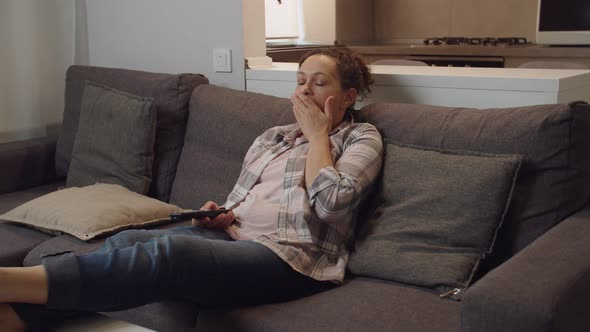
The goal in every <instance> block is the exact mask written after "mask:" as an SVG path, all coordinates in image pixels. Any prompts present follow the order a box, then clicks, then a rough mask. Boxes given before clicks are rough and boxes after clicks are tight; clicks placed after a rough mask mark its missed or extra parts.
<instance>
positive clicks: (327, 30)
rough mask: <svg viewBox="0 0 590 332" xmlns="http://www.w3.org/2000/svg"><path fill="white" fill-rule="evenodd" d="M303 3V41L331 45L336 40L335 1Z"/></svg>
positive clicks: (315, 0)
mask: <svg viewBox="0 0 590 332" xmlns="http://www.w3.org/2000/svg"><path fill="white" fill-rule="evenodd" d="M302 1H303V13H302V15H303V22H304V24H303V25H304V27H303V33H304V36H301V37H302V39H303V40H305V41H308V42H321V43H328V44H332V43H334V41H335V40H336V0H302Z"/></svg>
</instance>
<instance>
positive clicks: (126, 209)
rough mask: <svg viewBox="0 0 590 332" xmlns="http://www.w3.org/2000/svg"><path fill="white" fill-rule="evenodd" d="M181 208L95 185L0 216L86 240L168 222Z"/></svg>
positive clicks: (48, 197) (110, 186) (121, 189)
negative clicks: (170, 216) (172, 214)
mask: <svg viewBox="0 0 590 332" xmlns="http://www.w3.org/2000/svg"><path fill="white" fill-rule="evenodd" d="M181 210H182V209H181V208H179V207H178V206H175V205H171V204H167V203H164V202H162V201H159V200H156V199H153V198H149V197H147V196H144V195H140V194H137V193H135V192H132V191H130V190H128V189H126V188H124V187H122V186H120V185H114V184H95V185H91V186H86V187H73V188H67V189H62V190H58V191H56V192H53V193H50V194H47V195H45V196H41V197H39V198H37V199H34V200H32V201H29V202H27V203H25V204H23V205H21V206H19V207H17V208H15V209H13V210H12V211H9V212H8V213H6V214H4V215H2V216H0V219H3V220H8V221H13V222H18V223H23V224H27V225H29V226H32V227H34V228H38V229H41V230H46V231H48V232H50V233H55V231H58V232H64V233H68V234H71V235H73V236H75V237H77V238H79V239H81V240H85V241H86V240H90V239H92V238H94V237H96V236H98V235H101V234H106V233H113V232H115V231H120V230H123V229H126V228H136V227H139V226H147V225H153V224H157V223H164V222H168V221H170V220H169V215H170V213H172V212H176V211H181ZM52 231H53V232H52Z"/></svg>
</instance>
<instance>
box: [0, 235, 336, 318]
mask: <svg viewBox="0 0 590 332" xmlns="http://www.w3.org/2000/svg"><path fill="white" fill-rule="evenodd" d="M211 238H213V239H211ZM42 269H45V277H43V273H42V272H40V271H43V270H42ZM33 271H36V272H35V273H33ZM8 272H9V274H11V273H31V274H32V276H31V278H30V279H31V280H32V281H33V282H35V281H37V282H39V284H43V282H44V284H45V285H47V286H48V287H47V288H46V289H43V288H42V287H39V285H36V286H35V287H36V288H35V287H33V288H34V289H37V291H33V292H28V293H27V292H25V291H23V288H22V287H15V289H17V290H16V291H15V292H16V293H18V294H16V295H15V294H12V295H10V294H11V292H10V291H8V293H7V294H9V295H10V296H11V297H8V296H7V297H6V299H10V300H11V301H14V300H15V299H18V301H19V302H33V301H34V303H43V300H46V301H47V303H48V307H49V308H54V309H62V310H63V309H65V310H68V309H74V310H83V311H112V310H122V309H126V308H131V307H136V306H140V305H143V304H146V303H149V302H153V301H157V300H161V299H164V298H171V299H181V300H188V301H191V302H194V303H197V304H201V305H204V306H211V305H232V304H254V303H263V302H272V301H279V300H286V299H289V298H292V297H296V296H301V295H304V294H307V293H309V292H312V291H317V290H318V289H320V288H323V287H325V285H326V283H320V282H317V281H314V280H312V279H310V278H308V277H306V276H304V275H302V274H299V273H298V272H295V271H294V270H292V269H291V268H290V266H288V265H287V264H286V263H284V262H283V261H282V260H281V259H280V258H279V257H278V256H276V255H275V254H274V253H273V252H271V251H270V250H268V249H267V248H266V247H264V246H262V245H260V244H258V243H254V242H247V241H230V240H228V237H227V236H226V235H225V234H224V233H223V232H213V231H211V230H204V229H200V228H198V227H187V228H180V229H174V230H166V231H128V232H122V233H120V234H118V235H117V236H115V237H112V238H111V239H110V240H109V241H107V243H106V244H105V246H104V248H102V249H99V250H97V251H95V252H93V253H90V254H86V255H81V256H75V255H73V254H65V255H59V256H49V257H45V258H44V259H43V267H34V268H23V269H17V270H12V271H8ZM36 273H37V274H38V275H37V274H36ZM7 280H8V279H7ZM11 283H13V281H11V282H9V283H8V284H11ZM0 284H2V282H0ZM14 285H15V284H12V286H14ZM6 288H11V286H10V285H7V286H6ZM0 293H1V292H0ZM2 296H3V295H1V294H0V302H2V301H4V300H2V299H1V297H2ZM44 296H45V297H44Z"/></svg>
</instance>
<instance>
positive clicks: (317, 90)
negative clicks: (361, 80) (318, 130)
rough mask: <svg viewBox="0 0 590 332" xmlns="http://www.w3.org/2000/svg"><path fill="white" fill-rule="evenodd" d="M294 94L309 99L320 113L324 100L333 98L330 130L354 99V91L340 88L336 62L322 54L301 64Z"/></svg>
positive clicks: (342, 116) (313, 56)
mask: <svg viewBox="0 0 590 332" xmlns="http://www.w3.org/2000/svg"><path fill="white" fill-rule="evenodd" d="M296 92H297V93H302V94H304V95H306V96H308V97H309V98H311V99H312V100H313V101H314V102H315V104H316V105H317V106H318V107H319V108H320V109H321V110H322V112H323V111H324V105H325V103H326V99H327V98H328V97H330V96H334V106H335V107H334V112H333V116H334V119H333V120H334V121H333V123H332V128H334V127H336V126H338V124H340V122H342V119H343V118H344V114H345V113H346V110H347V109H348V107H349V106H351V105H352V104H353V103H354V102H355V99H356V90H355V89H348V90H344V89H343V88H342V83H341V79H340V74H339V72H338V64H337V62H336V60H335V59H334V58H332V57H329V56H327V55H322V54H316V55H312V56H310V57H309V58H307V59H306V60H305V61H304V62H303V63H302V64H301V67H300V68H299V71H298V72H297V88H296Z"/></svg>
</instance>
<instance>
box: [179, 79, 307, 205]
mask: <svg viewBox="0 0 590 332" xmlns="http://www.w3.org/2000/svg"><path fill="white" fill-rule="evenodd" d="M293 122H295V117H294V116H293V112H292V104H291V101H290V100H288V99H284V98H277V97H272V96H268V95H263V94H258V93H252V92H244V91H237V90H231V89H227V88H223V87H219V86H215V85H200V86H199V87H197V88H196V89H195V91H194V92H193V96H192V98H191V103H190V114H189V119H188V124H187V132H186V137H185V142H184V147H183V149H182V155H181V157H180V162H179V163H178V171H177V174H176V178H175V180H174V185H173V187H172V193H171V196H170V202H171V203H173V204H177V205H179V206H181V207H184V208H198V207H200V206H201V205H202V204H204V203H205V202H206V201H208V200H213V201H216V202H217V203H219V204H223V203H224V202H225V200H226V198H227V196H228V195H229V193H230V192H231V190H232V188H233V186H234V184H235V182H236V180H237V179H238V176H239V174H240V170H241V168H242V161H243V159H244V157H245V155H246V152H247V151H248V148H249V147H250V145H251V144H252V142H253V141H254V139H255V138H256V137H257V136H258V135H260V134H261V133H262V132H263V131H264V130H266V129H268V128H270V127H273V126H279V125H285V124H289V123H293Z"/></svg>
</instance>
